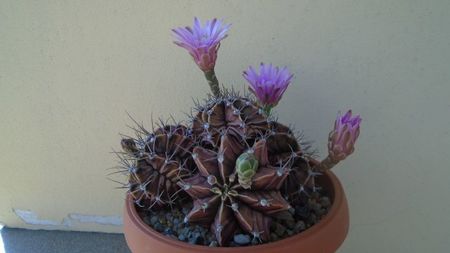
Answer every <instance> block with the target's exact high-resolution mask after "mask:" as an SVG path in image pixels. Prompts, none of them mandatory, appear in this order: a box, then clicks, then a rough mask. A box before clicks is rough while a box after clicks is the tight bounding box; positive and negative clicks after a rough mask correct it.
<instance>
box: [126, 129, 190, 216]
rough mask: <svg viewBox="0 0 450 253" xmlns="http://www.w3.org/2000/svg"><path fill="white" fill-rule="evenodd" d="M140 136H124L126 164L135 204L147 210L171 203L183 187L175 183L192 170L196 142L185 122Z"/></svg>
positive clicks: (145, 132)
mask: <svg viewBox="0 0 450 253" xmlns="http://www.w3.org/2000/svg"><path fill="white" fill-rule="evenodd" d="M143 133H144V134H145V136H142V135H139V136H138V137H137V139H133V138H125V139H122V141H121V145H122V149H123V150H124V152H125V155H124V156H123V161H125V163H123V165H124V166H125V167H126V168H124V169H125V170H126V171H127V172H128V176H129V182H128V187H129V192H130V194H131V195H132V196H133V198H134V200H135V203H136V204H137V205H138V206H140V207H145V208H147V209H152V208H160V207H164V206H166V205H171V204H172V203H173V201H174V199H175V198H176V197H177V192H178V191H179V190H180V189H179V187H178V185H177V184H176V183H177V182H178V181H179V180H181V179H183V178H185V177H187V176H189V175H190V174H191V172H192V168H191V164H192V161H190V160H189V159H188V157H189V152H190V149H191V147H192V144H193V141H192V139H191V138H190V137H189V131H188V129H187V128H186V127H185V126H182V125H175V126H172V125H165V126H162V127H160V128H158V129H157V130H156V131H154V132H153V133H149V132H148V131H144V132H143Z"/></svg>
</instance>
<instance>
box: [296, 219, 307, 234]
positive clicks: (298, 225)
mask: <svg viewBox="0 0 450 253" xmlns="http://www.w3.org/2000/svg"><path fill="white" fill-rule="evenodd" d="M305 229H306V225H305V222H303V221H297V223H296V224H295V229H294V231H295V232H296V233H299V232H302V231H303V230H305Z"/></svg>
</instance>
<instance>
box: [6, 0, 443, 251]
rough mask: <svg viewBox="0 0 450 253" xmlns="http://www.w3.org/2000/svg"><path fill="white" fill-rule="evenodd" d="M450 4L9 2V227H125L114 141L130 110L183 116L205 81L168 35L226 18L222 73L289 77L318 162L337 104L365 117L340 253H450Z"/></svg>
mask: <svg viewBox="0 0 450 253" xmlns="http://www.w3.org/2000/svg"><path fill="white" fill-rule="evenodd" d="M449 10H450V2H449V1H448V0H442V1H422V0H420V1H419V0H418V1H413V0H396V1H393V0H392V1H369V0H366V1H360V0H358V1H356V0H355V1H349V0H343V1H317V0H311V1H299V0H292V1H206V0H205V1H166V0H161V1H41V2H38V1H17V0H14V1H13V0H11V1H9V0H6V1H1V2H0V115H1V122H0V133H1V136H2V141H1V144H0V170H1V174H0V221H1V222H3V223H6V224H7V225H9V226H14V227H28V228H39V227H45V228H49V229H52V228H59V229H61V228H62V229H76V230H95V231H109V232H114V231H116V232H117V231H120V226H116V225H114V224H116V223H117V219H118V218H117V216H119V215H121V211H122V210H121V208H122V202H123V195H122V192H121V191H120V190H114V189H113V188H114V187H115V186H116V185H115V184H114V183H112V182H110V181H108V180H106V177H105V174H106V173H107V172H108V171H107V170H106V168H108V167H111V166H114V165H115V163H114V158H113V156H112V155H111V154H109V152H110V150H111V148H115V149H118V148H119V145H118V142H119V135H118V133H119V132H121V133H130V130H129V129H127V127H126V124H129V123H130V120H129V119H128V117H127V115H126V111H128V112H130V113H131V114H132V115H133V116H134V117H135V118H137V119H139V120H142V121H143V122H145V123H147V125H149V123H150V119H151V115H152V114H153V117H159V116H168V115H169V114H173V115H174V117H175V118H177V119H183V113H182V112H183V111H184V112H186V111H188V109H187V108H189V107H190V106H191V105H192V100H191V98H192V97H199V96H200V97H201V96H203V94H205V92H207V91H208V87H207V85H206V83H205V81H204V80H203V76H202V74H201V73H200V71H198V70H197V68H196V66H195V65H194V64H193V62H192V61H191V59H190V58H189V56H188V55H187V53H186V52H185V51H184V50H182V49H180V48H177V47H176V46H175V45H173V44H172V43H171V37H170V28H172V27H175V26H180V25H185V24H190V23H191V22H192V18H193V16H199V17H201V18H203V19H205V18H211V17H223V18H225V20H226V21H228V22H231V23H233V27H232V30H231V32H230V36H229V38H227V39H226V40H225V41H224V42H223V44H222V47H221V49H220V55H219V60H218V63H217V70H216V71H217V74H218V76H219V79H220V80H221V81H222V82H223V83H225V84H226V85H227V86H230V85H231V84H233V85H234V86H235V87H236V88H238V89H240V90H242V89H243V87H244V80H243V78H242V77H241V71H242V70H243V69H245V68H246V67H247V66H248V65H250V64H252V65H255V64H258V63H259V62H260V61H264V62H273V63H274V64H278V65H287V66H288V67H290V69H291V70H292V71H293V72H294V74H295V76H296V78H295V80H294V81H293V83H292V85H291V87H290V88H289V89H288V93H287V94H286V95H285V97H284V99H283V101H282V102H281V103H280V105H279V106H278V108H277V111H278V113H279V114H280V119H281V120H282V121H284V122H286V123H293V124H295V125H296V126H297V128H299V129H303V130H304V131H305V134H306V135H307V136H308V137H309V138H310V139H313V140H316V146H317V147H318V148H319V150H320V151H321V153H322V154H325V151H326V148H325V144H326V137H327V133H328V131H329V129H330V127H331V125H332V122H333V120H334V117H335V114H336V112H337V110H339V109H341V110H344V109H346V108H349V107H351V108H353V110H354V111H355V112H357V113H360V114H361V115H362V117H363V124H362V129H361V130H362V134H361V137H360V140H359V142H358V143H357V151H356V153H355V154H354V155H353V156H351V157H350V158H349V159H348V160H347V161H345V162H344V163H342V165H339V166H338V167H336V168H335V172H336V173H337V174H338V176H339V177H340V179H341V180H342V182H343V184H344V187H345V190H346V192H347V195H348V199H349V202H350V211H351V229H350V234H349V236H348V238H347V240H346V241H345V243H344V245H343V247H342V250H341V251H340V252H423V251H428V252H447V251H448V248H449V247H450V243H449V241H448V239H449V238H450V218H449V216H448V214H449V213H450V204H449V203H450V197H449V196H450V184H449V183H448V181H449V178H450V169H449V164H450V156H449V147H450V135H449V126H450V116H449V115H450V113H449V111H450V102H449V95H450V87H449V85H450V71H449V69H450V68H449V66H450V43H449V41H450V30H449V29H448V24H449V23H450V15H449V12H450V11H449ZM18 215H21V216H22V218H23V219H21V218H19V216H18ZM24 220H25V221H27V223H28V224H26V223H25V222H24ZM119 221H120V217H119ZM102 222H103V223H102ZM33 223H35V225H32V224H33ZM105 224H106V225H105Z"/></svg>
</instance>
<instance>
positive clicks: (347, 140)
mask: <svg viewBox="0 0 450 253" xmlns="http://www.w3.org/2000/svg"><path fill="white" fill-rule="evenodd" d="M360 123H361V117H360V116H359V115H356V116H354V117H352V110H349V111H348V112H347V113H346V114H345V115H343V116H342V115H341V113H340V112H339V113H338V116H337V118H336V121H335V123H334V130H333V131H332V132H331V133H330V136H329V140H328V153H329V157H330V158H331V159H332V160H333V162H335V163H337V162H339V161H341V160H344V159H345V158H346V157H347V156H349V155H350V154H352V153H353V151H354V150H355V148H354V145H355V142H356V139H358V136H359V125H360Z"/></svg>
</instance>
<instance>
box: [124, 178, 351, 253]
mask: <svg viewBox="0 0 450 253" xmlns="http://www.w3.org/2000/svg"><path fill="white" fill-rule="evenodd" d="M323 176H326V177H327V178H328V179H329V180H330V182H331V186H332V189H333V195H334V196H332V199H333V202H332V205H331V208H330V210H329V211H328V213H327V214H326V215H325V216H324V217H323V218H322V219H321V220H320V221H319V222H318V223H317V224H314V225H313V226H312V227H310V228H308V229H306V230H305V231H304V232H301V233H299V234H296V235H294V236H290V237H288V238H284V239H281V240H279V241H276V242H270V243H264V244H260V245H253V246H240V247H208V246H204V245H192V244H188V243H186V242H181V241H177V240H174V239H171V238H169V237H167V236H164V235H163V234H161V233H159V232H157V231H155V230H153V228H151V227H150V226H148V225H147V224H145V223H144V222H143V220H142V219H141V218H140V217H139V215H138V213H137V211H136V208H135V206H134V203H133V201H132V199H131V198H132V197H131V196H130V195H129V194H127V197H126V211H127V212H128V214H129V216H130V217H129V218H130V219H131V221H132V222H133V223H134V224H135V225H136V227H138V228H139V229H140V230H141V231H142V232H143V233H144V234H145V235H146V236H149V237H154V238H156V239H157V240H158V241H162V242H164V243H166V244H170V245H171V246H173V247H175V248H179V249H181V248H182V249H190V250H193V251H195V250H205V249H208V251H209V252H225V251H226V252H242V250H245V249H253V250H258V249H268V248H279V247H280V246H281V245H285V244H290V243H293V242H295V241H299V240H303V239H306V238H308V237H311V236H314V235H315V234H317V233H318V232H319V231H321V230H322V229H324V227H327V225H328V224H329V223H330V222H331V221H332V220H333V219H335V217H336V216H337V215H338V213H339V210H340V208H341V206H342V204H343V203H344V202H345V195H344V190H343V188H342V185H341V183H340V182H339V179H338V178H337V177H336V175H335V174H334V173H333V172H331V171H325V172H324V173H323Z"/></svg>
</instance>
